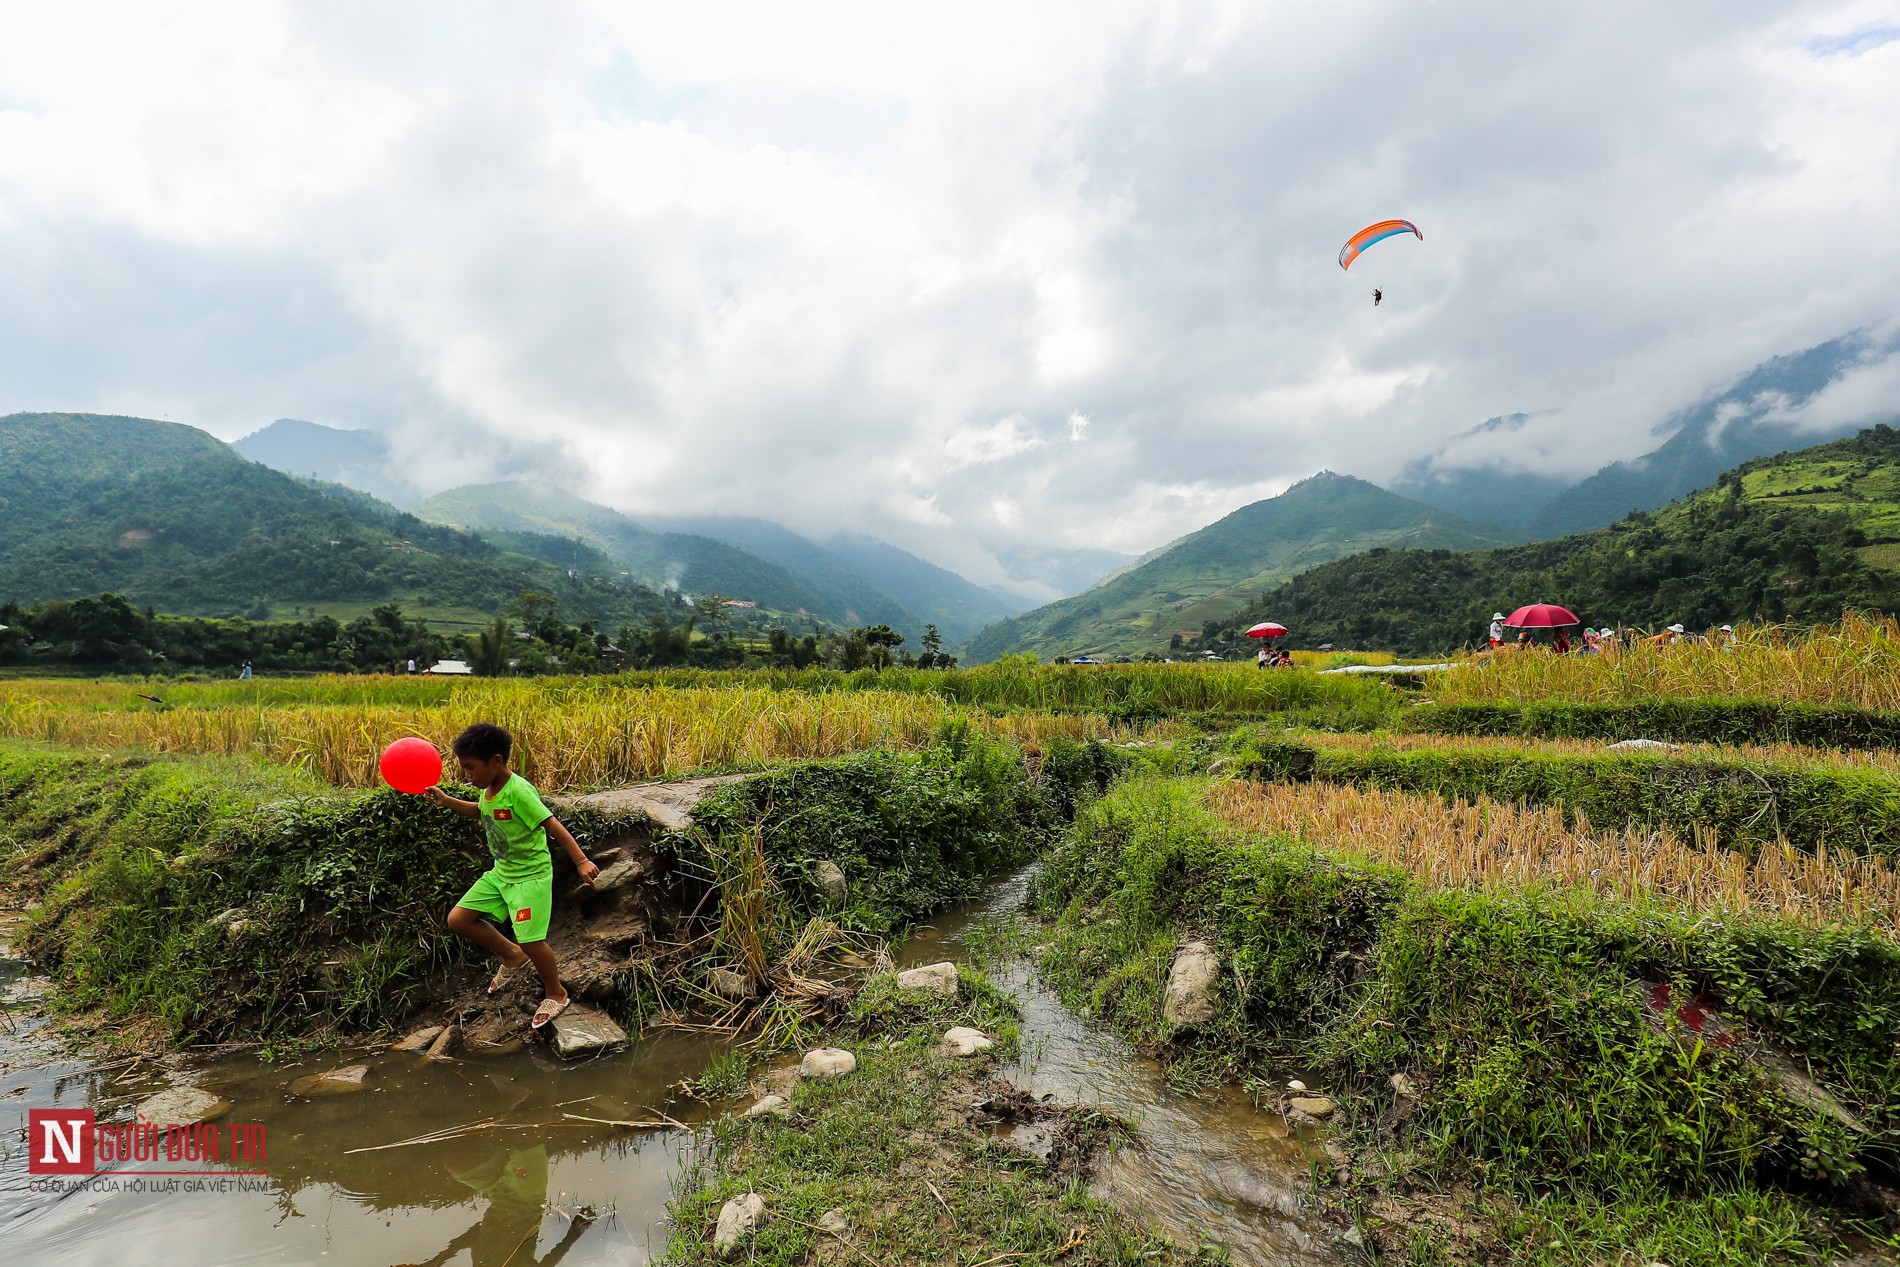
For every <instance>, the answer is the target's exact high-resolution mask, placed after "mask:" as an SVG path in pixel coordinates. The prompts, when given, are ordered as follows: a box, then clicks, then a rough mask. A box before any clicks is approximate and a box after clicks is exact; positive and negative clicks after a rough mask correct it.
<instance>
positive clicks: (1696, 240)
mask: <svg viewBox="0 0 1900 1267" xmlns="http://www.w3.org/2000/svg"><path fill="white" fill-rule="evenodd" d="M1893 29H1894V23H1893V14H1892V9H1891V5H1890V4H1886V3H1880V2H1878V0H1843V2H1840V3H1833V2H1820V3H1806V4H1802V3H1797V4H1792V5H1790V4H1768V3H1765V2H1754V0H1748V2H1744V3H1741V4H1734V3H1728V4H1722V3H1716V2H1715V0H1687V2H1685V3H1683V4H1680V5H1669V6H1655V5H1644V4H1637V3H1634V0H1615V2H1612V3H1609V4H1604V5H1589V6H1567V7H1555V8H1553V7H1547V6H1504V5H1498V4H1495V3H1480V2H1479V0H1446V2H1444V3H1439V4H1435V5H1429V6H1421V5H1416V4H1410V3H1405V2H1404V0H1381V2H1375V3H1367V4H1362V5H1354V6H1330V7H1324V8H1319V7H1314V6H1309V5H1297V4H1292V3H1274V4H1262V5H1240V4H1234V3H1213V2H1209V3H1196V2H1188V0H1183V2H1181V3H1172V4H1169V5H1165V6H1153V5H1144V4H1137V3H1133V0H1108V2H1101V0H1097V2H1092V3H1084V2H1082V0H1058V2H1057V3H1053V4H1047V5H1035V6H1027V7H1025V6H1022V5H1006V4H1002V3H989V2H986V3H977V4H969V5H958V6H947V5H946V6H937V7H935V8H922V7H918V6H908V7H906V6H890V5H886V4H876V3H870V0H852V2H851V3H848V4H844V5H838V4H826V5H816V4H706V5H695V6H670V7H669V6H645V7H640V8H629V7H626V6H620V5H609V4H605V3H601V4H595V5H571V6H553V7H550V6H534V7H530V8H508V7H499V8H497V7H486V8H479V9H475V10H471V9H469V8H467V7H466V6H462V5H454V4H449V3H446V0H441V2H438V3H419V4H414V5H405V6H400V7H398V8H395V9H391V8H390V7H389V6H387V5H373V4H369V3H367V2H364V0H353V2H345V3H338V4H331V5H323V6H304V5H294V4H290V3H286V2H281V0H244V2H241V3H240V2H237V0H232V2H229V3H224V4H212V3H207V4H200V5H192V6H180V7H166V8H162V9H161V8H154V7H152V6H146V5H133V4H129V3H125V4H107V3H75V4H68V5H57V6H45V5H42V6H26V5H15V6H10V7H8V8H7V9H5V10H4V11H0V252H4V254H5V258H6V259H7V260H8V261H9V269H8V284H7V286H6V287H4V288H0V384H4V385H5V386H4V389H3V390H0V410H7V409H14V408H74V409H87V408H91V409H111V410H114V411H123V412H131V413H142V414H151V415H157V414H169V415H170V416H171V417H172V418H174V419H183V420H190V421H195V422H198V423H199V424H200V425H203V426H206V427H207V428H209V429H211V430H213V431H215V432H217V433H219V434H222V435H226V436H236V435H239V434H242V433H244V432H247V431H250V430H252V429H254V428H255V427H257V426H259V425H262V424H263V423H265V422H268V421H269V420H270V419H271V418H274V417H277V416H280V415H297V416H305V417H312V418H314V419H315V420H317V421H323V422H329V423H332V424H335V425H344V426H371V427H375V428H377V429H380V430H382V431H385V432H387V433H388V434H390V435H391V436H392V438H393V439H394V441H395V442H396V444H397V445H398V447H399V449H400V451H401V452H402V453H403V454H404V455H405V460H406V461H409V462H412V463H415V464H416V465H417V467H418V469H420V470H422V471H424V472H426V474H427V475H428V476H429V477H431V478H435V479H437V480H465V479H476V478H487V477H492V476H495V475H508V474H521V473H535V474H541V475H546V476H551V477H554V478H559V479H562V480H565V481H567V482H569V483H570V484H571V485H572V486H573V487H575V488H576V490H577V491H580V492H583V493H585V494H587V495H589V496H592V497H595V498H597V499H600V500H605V501H609V502H612V503H615V504H618V505H621V506H623V507H625V508H628V509H631V510H636V511H638V510H650V511H704V510H735V509H737V510H744V511H747V512H750V513H759V514H770V515H773V516H776V517H781V518H784V519H786V520H787V521H789V522H791V523H793V524H794V525H797V526H803V527H806V528H811V529H842V528H853V529H862V530H868V531H871V532H875V533H880V534H882V535H886V536H888V537H890V538H891V539H893V540H895V541H897V542H898V543H899V544H903V545H907V546H909V547H911V548H917V549H921V550H923V551H925V552H927V553H929V554H931V556H932V557H934V558H937V559H939V560H940V561H943V562H945V563H946V564H948V565H951V566H956V567H958V568H959V569H962V570H965V571H967V572H968V573H969V574H970V575H972V576H973V577H974V578H976V579H980V580H985V581H986V582H987V581H993V580H1000V579H1002V572H1001V569H1000V566H999V565H998V564H997V563H996V560H995V558H994V557H993V552H994V551H995V550H997V549H1001V548H1004V547H1007V546H1010V545H1012V544H1020V543H1026V542H1037V543H1045V544H1053V545H1068V546H1113V547H1116V548H1121V549H1127V550H1145V549H1147V548H1151V547H1152V546H1154V545H1157V544H1159V543H1161V542H1163V541H1165V540H1168V539H1170V538H1172V537H1174V536H1177V535H1179V534H1180V533H1183V532H1186V531H1189V530H1191V529H1193V528H1195V527H1198V526H1200V524H1202V523H1205V522H1206V521H1207V520H1209V519H1211V518H1213V517H1215V516H1217V515H1219V514H1222V513H1225V512H1226V511H1228V510H1231V509H1233V508H1234V507H1235V506H1238V505H1240V504H1242V503H1243V502H1244V501H1246V500H1249V499H1252V498H1255V497H1258V496H1260V495H1263V494H1262V490H1267V489H1272V490H1278V489H1280V488H1283V487H1284V486H1285V485H1286V484H1287V483H1290V482H1291V481H1292V480H1293V479H1296V478H1299V477H1301V476H1304V475H1307V474H1310V473H1311V472H1312V471H1314V470H1316V469H1319V468H1320V467H1332V468H1334V469H1338V470H1346V471H1351V472H1353V473H1355V474H1360V475H1364V476H1366V477H1368V478H1374V479H1380V478H1385V477H1388V476H1390V475H1392V474H1394V473H1395V472H1396V471H1398V470H1399V469H1400V468H1401V467H1403V466H1404V465H1405V463H1407V462H1408V461H1410V460H1412V459H1413V458H1416V457H1418V456H1420V455H1422V454H1427V453H1432V452H1435V451H1437V450H1439V449H1441V448H1442V447H1444V446H1445V444H1446V442H1447V441H1448V440H1449V439H1450V438H1451V437H1454V436H1456V435H1458V434H1459V433H1461V432H1464V431H1466V430H1468V429H1470V428H1471V427H1472V426H1473V424H1474V423H1476V422H1477V421H1479V420H1481V419H1484V418H1489V417H1494V416H1498V415H1504V414H1512V413H1518V412H1525V413H1530V414H1533V415H1534V417H1533V418H1532V419H1531V421H1529V422H1527V423H1526V424H1525V425H1524V426H1523V427H1522V428H1518V429H1514V430H1511V431H1508V432H1505V431H1499V432H1492V433H1484V434H1481V435H1479V436H1474V437H1472V438H1470V439H1469V440H1466V441H1461V442H1459V446H1458V447H1456V448H1455V449H1454V453H1455V454H1456V455H1459V456H1469V457H1471V458H1473V459H1474V460H1482V461H1483V462H1485V463H1487V464H1491V465H1498V466H1502V467H1506V468H1511V469H1535V470H1547V471H1564V472H1583V471H1587V470H1590V469H1594V468H1595V467H1596V466H1598V465H1600V464H1601V463H1603V462H1605V461H1609V460H1612V459H1616V458H1622V457H1629V456H1632V455H1633V454H1635V453H1638V452H1641V451H1643V450H1645V449H1647V448H1649V447H1651V446H1652V445H1653V443H1654V440H1655V437H1654V436H1653V435H1652V434H1651V430H1650V429H1651V428H1652V426H1653V425H1654V424H1655V423H1657V422H1658V421H1660V420H1662V419H1664V418H1666V417H1668V416H1670V415H1671V414H1673V413H1675V412H1676V411H1678V410H1680V409H1681V408H1683V407H1684V406H1686V405H1689V404H1691V403H1694V402H1696V401H1699V400H1704V399H1707V398H1708V397H1709V396H1710V395H1711V394H1712V393H1714V392H1717V391H1720V390H1722V389H1723V388H1724V387H1726V386H1727V385H1728V384H1729V383H1730V382H1732V381H1733V380H1734V378H1735V377H1736V376H1737V375H1738V374H1739V373H1741V372H1743V371H1745V370H1747V369H1748V368H1750V367H1751V366H1753V365H1754V364H1756V363H1757V362H1759V361H1762V360H1764V359H1766V358H1768V357H1771V356H1774V355H1777V354H1780V353H1785V352H1789V351H1793V350H1796V349H1799V348H1802V347H1806V346H1808V345H1811V344H1813V343H1816V342H1819V341H1821V340H1824V339H1828V338H1832V337H1834V336H1836V335H1839V334H1841V333H1842V332H1844V331H1846V330H1849V329H1853V328H1855V327H1858V326H1864V325H1867V324H1869V323H1871V322H1875V321H1877V320H1879V319H1881V318H1883V317H1884V316H1885V314H1887V313H1888V312H1890V311H1891V308H1892V296H1893V294H1895V293H1896V292H1897V291H1900V249H1897V248H1896V246H1895V244H1894V240H1893V239H1892V238H1891V237H1890V236H1889V235H1888V234H1887V232H1886V226H1885V224H1884V222H1883V220H1882V217H1883V216H1884V215H1885V209H1886V208H1888V207H1891V206H1894V205H1896V203H1900V112H1896V111H1895V110H1894V108H1893V106H1894V100H1895V98H1894V90H1893V87H1892V85H1893V84H1894V83H1896V82H1900V40H1895V39H1893V38H1891V34H1892V31H1893ZM1387 215H1404V216H1407V217H1408V218H1410V219H1413V220H1414V221H1416V222H1417V223H1418V224H1419V225H1420V226H1421V228H1422V229H1423V230H1424V233H1425V240H1424V241H1423V242H1417V241H1414V240H1411V239H1409V238H1406V239H1394V240H1393V241H1390V242H1386V243H1382V244H1381V245H1379V246H1377V247H1375V248H1373V250H1372V251H1371V252H1369V253H1368V254H1367V256H1366V257H1365V258H1364V259H1362V260H1361V261H1360V262H1358V263H1356V264H1355V265H1354V267H1353V269H1352V271H1351V272H1350V273H1345V274H1342V273H1341V272H1340V271H1339V269H1338V267H1337V266H1336V264H1335V263H1334V262H1333V257H1334V254H1335V252H1336V251H1337V250H1338V246H1339V243H1340V242H1341V241H1342V240H1343V238H1344V237H1345V235H1346V234H1347V233H1348V232H1350V231H1351V230H1352V229H1354V228H1357V227H1358V226H1359V225H1360V224H1363V223H1367V222H1369V221H1371V220H1374V219H1378V218H1382V217H1384V216H1387ZM1375 285H1378V286H1381V287H1382V288H1383V289H1384V291H1385V293H1386V296H1387V298H1386V301H1385V303H1384V304H1383V305H1381V306H1380V307H1378V308H1376V309H1375V308H1373V306H1372V304H1371V301H1370V290H1371V288H1372V287H1373V286H1375ZM1883 374H1890V371H1888V370H1886V369H1883V368H1882V365H1881V364H1869V365H1868V366H1866V367H1865V368H1864V370H1863V371H1861V372H1860V373H1857V374H1856V375H1853V376H1850V377H1849V378H1848V379H1843V380H1842V382H1841V383H1839V384H1836V385H1835V386H1834V387H1832V388H1830V389H1828V391H1826V392H1824V393H1822V395H1821V396H1819V397H1816V398H1815V399H1813V400H1810V401H1807V402H1806V403H1804V404H1803V405H1801V406H1798V407H1796V409H1795V412H1796V413H1798V414H1799V415H1800V416H1801V417H1802V418H1803V419H1809V420H1813V423H1814V425H1816V426H1820V425H1824V422H1825V420H1827V419H1835V420H1839V419H1849V418H1859V417H1863V416H1864V417H1867V418H1870V419H1871V418H1873V417H1875V416H1877V415H1878V414H1879V413H1880V411H1881V408H1882V405H1881V399H1882V393H1883V392H1888V393H1891V388H1892V386H1893V382H1892V379H1891V377H1885V378H1883V377H1881V376H1882V375H1883ZM1763 408H1767V405H1766V404H1764V405H1763ZM1826 425H1832V424H1831V423H1829V424H1826ZM1064 436H1066V437H1067V439H1068V440H1069V441H1071V443H1051V441H1053V440H1060V439H1061V438H1063V437H1064ZM1084 439H1086V440H1087V443H1086V444H1083V443H1075V442H1078V441H1081V440H1084ZM445 451H447V452H449V453H451V454H452V455H453V456H452V460H449V461H443V460H441V459H439V458H435V457H432V458H431V459H430V460H428V461H427V462H424V461H423V460H422V455H424V454H430V455H439V454H442V453H444V452H445ZM1005 506H1007V507H1009V508H1010V509H1009V511H1008V513H1004V512H1003V511H1002V510H1001V509H1000V508H1001V507H1005Z"/></svg>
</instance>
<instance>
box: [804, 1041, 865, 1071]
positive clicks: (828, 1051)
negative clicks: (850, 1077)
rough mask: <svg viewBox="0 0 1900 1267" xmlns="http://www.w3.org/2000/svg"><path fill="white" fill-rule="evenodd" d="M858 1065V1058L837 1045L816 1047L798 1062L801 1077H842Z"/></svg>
mask: <svg viewBox="0 0 1900 1267" xmlns="http://www.w3.org/2000/svg"><path fill="white" fill-rule="evenodd" d="M857 1067H858V1058H857V1057H856V1056H853V1055H852V1054H851V1053H850V1052H848V1051H845V1050H843V1049H841V1048H837V1047H814V1048H812V1049H811V1050H810V1051H808V1052H806V1053H805V1058H804V1059H803V1060H801V1061H799V1062H798V1076H799V1077H801V1078H842V1077H844V1076H845V1075H846V1074H848V1073H850V1072H851V1071H852V1070H854V1069H856V1068H857Z"/></svg>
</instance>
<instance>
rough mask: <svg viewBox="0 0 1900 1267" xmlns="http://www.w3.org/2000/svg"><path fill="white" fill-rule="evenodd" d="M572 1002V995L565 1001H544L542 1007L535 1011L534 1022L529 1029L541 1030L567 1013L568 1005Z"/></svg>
mask: <svg viewBox="0 0 1900 1267" xmlns="http://www.w3.org/2000/svg"><path fill="white" fill-rule="evenodd" d="M571 1002H573V996H572V995H569V996H568V997H567V998H565V999H542V1000H541V1006H540V1007H537V1008H536V1009H534V1020H533V1021H531V1022H530V1023H529V1025H528V1028H529V1029H540V1028H541V1027H542V1026H544V1025H546V1024H547V1023H548V1022H549V1021H551V1020H553V1019H554V1018H555V1017H557V1016H559V1015H560V1014H561V1013H563V1012H565V1011H567V1005H568V1004H569V1003H571Z"/></svg>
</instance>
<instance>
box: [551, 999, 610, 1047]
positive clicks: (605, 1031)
mask: <svg viewBox="0 0 1900 1267" xmlns="http://www.w3.org/2000/svg"><path fill="white" fill-rule="evenodd" d="M548 1028H549V1029H552V1030H553V1031H554V1054H555V1055H557V1056H559V1057H560V1058H561V1059H562V1060H578V1059H580V1058H581V1057H582V1056H597V1055H599V1054H600V1053H601V1052H603V1051H610V1050H612V1049H613V1048H615V1047H618V1046H620V1045H621V1044H622V1043H625V1042H626V1041H627V1031H626V1030H624V1029H621V1028H620V1026H618V1025H616V1024H615V1023H614V1018H613V1017H611V1016H609V1015H607V1014H606V1013H605V1012H603V1011H601V1010H600V1009H599V1008H593V1007H588V1006H587V1005H586V1004H585V1003H570V1004H568V1005H567V1010H566V1011H564V1012H562V1013H561V1014H560V1015H559V1016H557V1017H555V1018H554V1019H553V1020H552V1021H550V1022H548Z"/></svg>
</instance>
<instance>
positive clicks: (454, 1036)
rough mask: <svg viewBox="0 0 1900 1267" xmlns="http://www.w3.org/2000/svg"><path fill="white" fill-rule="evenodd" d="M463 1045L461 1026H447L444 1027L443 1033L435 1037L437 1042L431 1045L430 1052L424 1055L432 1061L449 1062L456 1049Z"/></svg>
mask: <svg viewBox="0 0 1900 1267" xmlns="http://www.w3.org/2000/svg"><path fill="white" fill-rule="evenodd" d="M461 1045H462V1027H461V1026H460V1025H445V1026H443V1027H442V1032H441V1033H440V1034H437V1035H436V1036H435V1041H434V1042H432V1043H430V1044H429V1050H428V1051H427V1052H425V1053H424V1054H425V1055H427V1056H428V1057H429V1059H430V1060H447V1059H448V1058H449V1057H450V1056H453V1055H454V1054H455V1052H456V1049H457V1048H459V1047H460V1046H461Z"/></svg>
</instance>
